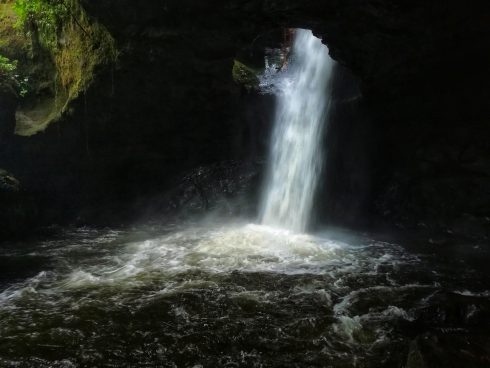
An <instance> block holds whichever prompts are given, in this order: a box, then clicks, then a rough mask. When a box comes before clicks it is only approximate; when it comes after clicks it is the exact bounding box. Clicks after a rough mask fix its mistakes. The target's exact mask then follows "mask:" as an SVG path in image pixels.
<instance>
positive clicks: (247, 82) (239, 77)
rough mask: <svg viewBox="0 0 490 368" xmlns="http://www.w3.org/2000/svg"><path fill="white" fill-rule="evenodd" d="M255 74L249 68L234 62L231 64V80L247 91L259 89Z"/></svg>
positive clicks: (236, 61)
mask: <svg viewBox="0 0 490 368" xmlns="http://www.w3.org/2000/svg"><path fill="white" fill-rule="evenodd" d="M257 74H258V73H257V72H256V71H255V70H254V69H252V68H250V67H249V66H247V65H245V64H243V63H241V62H240V61H238V60H235V63H234V64H233V80H234V81H235V82H236V83H238V84H239V85H241V86H243V87H244V88H245V89H246V90H247V91H252V90H257V89H258V88H259V83H260V81H259V78H258V77H257Z"/></svg>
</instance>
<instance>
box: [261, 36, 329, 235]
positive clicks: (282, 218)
mask: <svg viewBox="0 0 490 368" xmlns="http://www.w3.org/2000/svg"><path fill="white" fill-rule="evenodd" d="M292 52H293V58H292V60H291V62H290V66H289V70H288V71H287V72H286V73H285V76H284V79H283V80H282V81H281V83H280V86H279V96H278V107H277V112H276V119H275V123H274V131H273V134H272V144H271V152H270V167H269V174H268V179H267V183H266V187H265V192H264V197H263V200H262V208H261V219H262V223H263V224H266V225H271V226H278V227H281V228H286V229H289V230H292V231H297V232H302V231H304V230H305V229H306V226H307V225H308V221H309V219H310V216H311V211H312V206H313V198H314V194H315V190H316V187H317V183H318V178H319V175H320V172H321V169H322V166H323V161H322V156H323V152H322V149H321V140H322V135H323V128H324V125H325V121H326V119H327V113H328V105H329V93H328V85H329V80H330V76H331V74H332V69H333V65H334V62H333V60H332V59H331V58H330V57H329V55H328V49H327V47H326V46H325V45H323V44H322V42H321V41H320V40H319V39H318V38H316V37H315V36H313V34H312V32H311V31H308V30H297V31H296V35H295V41H294V46H293V50H292Z"/></svg>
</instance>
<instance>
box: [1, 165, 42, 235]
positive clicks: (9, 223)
mask: <svg viewBox="0 0 490 368" xmlns="http://www.w3.org/2000/svg"><path fill="white" fill-rule="evenodd" d="M35 216H36V210H35V206H34V205H33V203H32V201H31V200H30V199H29V198H28V197H27V195H26V194H25V193H24V192H23V191H22V187H21V185H20V182H19V181H18V180H17V179H16V178H15V177H14V176H13V175H12V174H10V173H9V172H7V171H5V170H3V169H0V241H2V240H4V239H7V238H10V237H14V236H21V235H29V234H30V232H31V230H34V219H35Z"/></svg>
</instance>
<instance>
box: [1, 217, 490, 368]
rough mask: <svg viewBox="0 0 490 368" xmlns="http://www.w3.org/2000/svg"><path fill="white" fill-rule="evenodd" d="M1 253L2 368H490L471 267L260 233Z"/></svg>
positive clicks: (242, 227)
mask: <svg viewBox="0 0 490 368" xmlns="http://www.w3.org/2000/svg"><path fill="white" fill-rule="evenodd" d="M479 247H480V246H479V245H477V244H474V245H473V248H474V251H475V252H480V248H479ZM408 249H412V250H408ZM484 249H485V248H484V247H483V248H482V249H481V257H487V256H488V254H487V253H486V252H485V251H484ZM2 251H3V252H2V254H1V257H0V266H1V267H2V270H3V271H1V274H2V278H1V279H0V287H1V288H0V366H2V367H3V366H5V367H126V366H127V367H329V366H331V367H404V366H407V367H415V366H421V365H420V364H422V363H420V362H421V361H422V362H424V364H426V365H427V364H429V363H430V362H431V361H432V362H435V363H433V365H430V366H438V365H437V364H439V363H440V364H443V362H444V359H447V361H449V362H452V363H454V364H460V363H458V362H461V361H463V362H466V363H467V364H466V363H465V364H466V366H482V367H483V366H489V365H490V358H489V357H490V354H489V352H490V343H489V341H490V338H489V336H488V331H489V330H490V329H489V327H490V325H489V321H490V318H489V316H490V291H489V289H490V287H489V276H488V273H486V272H482V270H480V269H478V267H476V268H475V267H473V266H472V263H471V262H467V261H466V260H465V259H464V257H459V256H458V257H447V258H446V259H444V258H442V257H440V256H439V255H437V254H436V253H433V252H424V253H422V252H417V251H414V250H413V248H410V247H407V246H406V245H398V244H392V243H388V242H383V241H377V240H375V239H372V238H371V237H367V236H363V235H360V234H352V233H348V232H343V233H339V232H336V233H333V232H329V231H324V232H319V233H316V234H313V235H305V234H294V233H291V232H288V231H285V230H280V229H274V228H269V227H265V226H259V225H254V224H228V225H219V226H218V225H209V224H206V225H203V224H186V225H168V226H165V227H157V228H151V229H149V228H134V229H126V230H110V229H104V230H100V229H99V230H95V229H87V228H81V229H70V230H66V231H63V232H62V233H61V234H59V235H57V236H53V237H52V238H51V239H49V240H43V241H30V242H26V243H20V244H19V243H16V244H11V245H4V246H3V248H2ZM478 254H479V253H478ZM437 349H439V350H440V351H442V353H441V352H439V351H438V350H437ZM465 354H466V355H465ZM458 359H459V360H458ZM419 363H420V364H419ZM416 364H419V365H416ZM444 364H445V363H444ZM446 366H451V365H446ZM455 366H458V365H455Z"/></svg>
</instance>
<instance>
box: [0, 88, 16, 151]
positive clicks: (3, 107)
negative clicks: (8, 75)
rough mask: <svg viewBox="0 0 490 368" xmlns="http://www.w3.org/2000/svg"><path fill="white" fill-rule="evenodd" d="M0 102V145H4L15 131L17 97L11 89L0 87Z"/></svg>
mask: <svg viewBox="0 0 490 368" xmlns="http://www.w3.org/2000/svg"><path fill="white" fill-rule="evenodd" d="M0 101H1V104H0V144H1V145H4V144H5V142H7V140H9V139H10V138H11V137H12V135H13V134H14V131H15V110H16V109H17V104H18V101H17V95H16V93H15V92H14V91H13V90H12V89H11V88H7V86H1V85H0Z"/></svg>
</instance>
